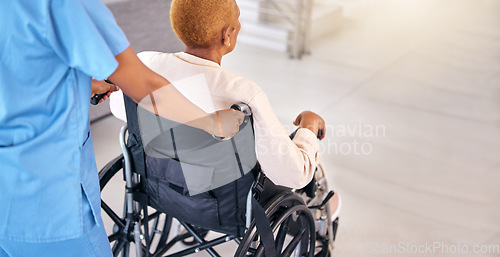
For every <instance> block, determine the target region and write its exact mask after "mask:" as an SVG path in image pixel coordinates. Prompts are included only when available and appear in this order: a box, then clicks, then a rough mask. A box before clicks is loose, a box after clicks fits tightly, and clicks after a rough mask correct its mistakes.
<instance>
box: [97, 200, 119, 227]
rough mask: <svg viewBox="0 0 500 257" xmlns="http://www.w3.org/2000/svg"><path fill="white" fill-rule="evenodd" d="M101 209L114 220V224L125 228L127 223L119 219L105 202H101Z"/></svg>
mask: <svg viewBox="0 0 500 257" xmlns="http://www.w3.org/2000/svg"><path fill="white" fill-rule="evenodd" d="M101 208H102V209H103V210H104V212H106V214H108V216H109V217H110V218H111V219H112V220H113V222H114V223H115V224H116V225H118V227H120V228H123V227H125V222H124V221H123V220H122V219H120V217H118V215H117V214H116V213H115V212H114V211H113V210H111V208H110V207H109V206H108V205H107V204H106V203H105V202H104V201H103V200H101Z"/></svg>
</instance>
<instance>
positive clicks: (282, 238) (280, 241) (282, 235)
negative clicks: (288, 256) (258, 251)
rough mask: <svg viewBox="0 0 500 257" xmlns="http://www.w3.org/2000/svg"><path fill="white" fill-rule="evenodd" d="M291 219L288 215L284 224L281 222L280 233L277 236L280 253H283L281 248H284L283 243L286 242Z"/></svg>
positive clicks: (277, 248) (277, 247)
mask: <svg viewBox="0 0 500 257" xmlns="http://www.w3.org/2000/svg"><path fill="white" fill-rule="evenodd" d="M290 219H291V216H290V217H288V218H287V219H286V220H285V222H283V224H281V226H280V229H279V231H278V235H277V236H276V252H278V253H281V250H283V244H284V243H285V237H286V234H287V231H288V225H289V223H290Z"/></svg>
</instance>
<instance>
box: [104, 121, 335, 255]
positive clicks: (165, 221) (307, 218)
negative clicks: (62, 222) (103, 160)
mask: <svg viewBox="0 0 500 257" xmlns="http://www.w3.org/2000/svg"><path fill="white" fill-rule="evenodd" d="M126 134H127V125H124V126H123V127H122V128H121V131H120V137H119V142H120V147H121V150H122V155H120V156H118V157H117V158H115V159H114V160H112V161H111V162H109V163H108V164H107V165H106V166H105V167H104V168H103V169H102V170H101V171H100V172H99V180H100V183H101V191H102V190H103V188H104V187H105V186H106V184H107V183H108V182H109V180H110V179H111V178H112V177H113V176H114V175H115V174H116V173H117V172H118V171H119V170H120V169H123V175H124V180H125V197H124V210H123V217H120V216H119V215H118V214H117V213H116V212H114V211H113V210H112V209H111V208H110V206H109V205H107V204H106V202H105V201H104V200H101V208H102V210H103V211H104V212H105V213H106V214H107V215H108V216H109V217H110V218H111V220H112V221H113V223H114V226H113V232H112V233H111V234H109V236H108V238H109V240H110V243H111V244H112V252H113V255H114V256H119V255H120V254H121V256H123V257H127V256H129V254H130V245H131V243H134V244H135V250H136V251H135V255H136V256H137V257H143V256H152V257H157V256H164V255H163V254H164V253H165V252H167V251H168V250H170V249H171V248H172V246H173V245H175V244H176V243H178V242H183V243H184V244H186V245H187V246H189V247H188V248H186V249H184V250H181V251H178V252H175V253H172V254H169V255H165V257H174V256H175V257H177V256H186V255H189V254H193V253H197V252H199V251H206V252H207V253H208V254H209V255H210V256H213V257H218V256H220V255H219V254H218V253H217V251H215V250H214V248H213V247H215V246H217V245H220V244H223V243H225V242H229V241H233V240H234V241H235V242H236V243H237V244H239V247H238V249H237V250H236V253H235V256H238V257H243V256H265V257H274V256H269V255H268V254H265V251H266V249H265V245H264V243H262V237H261V236H260V234H259V231H258V228H257V227H258V224H256V222H255V220H252V219H251V217H250V216H251V215H250V213H251V210H249V209H250V208H251V201H250V199H251V197H254V196H255V197H258V195H254V196H252V191H253V192H254V194H255V193H256V189H257V191H258V188H259V186H260V187H262V185H260V184H259V183H254V186H253V187H252V189H251V190H250V191H249V194H248V197H247V215H246V218H247V223H246V224H247V226H246V227H247V230H246V233H245V235H244V236H243V237H236V236H235V235H228V234H226V235H222V236H219V237H217V238H215V239H212V240H208V241H207V240H205V238H204V237H205V236H206V234H207V233H208V232H209V230H207V229H203V228H198V227H196V226H193V225H191V224H187V223H186V222H183V221H181V220H178V221H179V223H180V225H182V226H183V228H184V229H185V230H186V232H185V233H181V234H178V235H175V237H173V238H172V239H171V240H170V241H168V238H169V234H170V230H171V227H172V220H173V217H171V216H169V215H167V214H165V213H162V212H160V211H158V210H155V211H154V212H153V213H152V214H148V200H147V195H146V194H145V193H144V192H143V190H141V186H142V183H143V181H142V179H143V178H141V177H140V175H139V174H137V173H135V172H134V171H133V166H132V164H131V155H130V154H129V150H128V148H127V144H126ZM261 174H262V173H261ZM264 179H265V176H264ZM318 185H319V184H318ZM260 192H262V191H260ZM257 193H259V192H257ZM331 193H332V194H333V192H331ZM329 197H331V196H329ZM329 197H328V196H327V197H325V199H324V200H323V201H322V202H321V203H319V205H316V206H312V207H308V206H307V205H306V203H305V202H304V199H303V197H302V196H301V195H299V194H298V193H297V192H292V191H283V192H280V193H279V194H278V195H276V196H274V197H273V198H272V199H271V200H270V201H269V202H268V203H267V204H266V205H265V206H264V207H263V208H264V210H265V215H266V216H267V218H268V220H269V223H270V226H271V229H272V231H273V233H272V234H276V239H275V241H274V242H273V243H275V247H276V248H277V250H278V254H277V256H292V254H293V256H308V257H326V256H330V250H331V249H332V243H333V240H334V237H335V232H336V231H332V226H331V225H329V228H328V229H327V230H328V233H329V235H328V233H327V235H326V237H325V236H324V235H323V236H318V240H320V242H321V243H322V244H323V245H322V246H321V250H320V251H319V252H316V247H315V244H316V235H317V231H316V224H317V223H318V221H317V220H315V218H313V215H312V212H311V209H310V208H312V209H321V208H324V206H325V204H327V200H328V199H329ZM320 200H321V199H320ZM313 203H314V201H309V204H311V205H312V204H313ZM315 203H316V204H318V202H315ZM321 218H323V219H324V217H321ZM327 220H328V222H329V223H328V224H336V222H337V220H336V221H335V222H333V223H332V222H331V221H330V220H329V217H328V219H327ZM151 222H152V224H151ZM159 226H160V227H161V228H159ZM335 230H336V227H335ZM150 231H151V232H150ZM290 234H293V235H294V236H292V238H291V239H290V238H288V239H287V235H290ZM158 236H159V238H158ZM188 238H193V241H192V242H189V241H186V239H188ZM273 239H274V238H273ZM325 240H326V246H325ZM287 242H288V244H287V245H286V247H285V244H286V243H287ZM152 244H155V247H154V251H153V252H151V249H152V247H151V246H152ZM283 248H284V249H283Z"/></svg>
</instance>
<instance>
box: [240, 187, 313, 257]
mask: <svg viewBox="0 0 500 257" xmlns="http://www.w3.org/2000/svg"><path fill="white" fill-rule="evenodd" d="M264 210H266V215H267V217H268V218H269V221H270V224H271V228H272V231H273V236H274V240H275V246H276V251H277V252H278V253H279V254H280V256H282V257H287V256H304V257H313V256H314V251H315V249H314V244H315V241H316V237H315V235H316V233H315V226H314V219H313V217H312V215H311V212H310V210H309V209H308V208H307V206H306V205H305V204H304V202H303V200H302V199H301V198H300V196H298V195H297V194H294V193H292V192H285V193H282V194H280V195H278V196H277V197H275V198H274V199H273V200H271V201H270V203H269V204H267V205H266V206H265V208H264ZM235 256H238V257H244V256H253V257H274V256H266V255H265V253H264V245H263V244H262V242H261V241H260V236H259V234H258V231H257V228H256V224H255V221H253V222H252V223H251V225H250V227H249V228H248V230H247V232H246V234H245V236H244V237H243V239H242V241H241V243H240V246H239V247H238V249H237V250H236V254H235Z"/></svg>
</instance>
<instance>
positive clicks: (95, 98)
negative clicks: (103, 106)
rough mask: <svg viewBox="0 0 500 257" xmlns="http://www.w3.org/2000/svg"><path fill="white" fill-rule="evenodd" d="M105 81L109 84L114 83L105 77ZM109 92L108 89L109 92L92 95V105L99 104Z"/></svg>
mask: <svg viewBox="0 0 500 257" xmlns="http://www.w3.org/2000/svg"><path fill="white" fill-rule="evenodd" d="M104 81H105V82H106V83H108V84H113V82H111V81H109V80H107V79H105V80H104ZM113 85H114V84H113ZM108 93H109V91H108V92H106V93H102V94H95V95H94V96H92V97H91V98H90V103H91V104H92V105H97V104H98V103H99V101H101V99H102V98H103V97H104V96H106V95H107V94H108Z"/></svg>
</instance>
